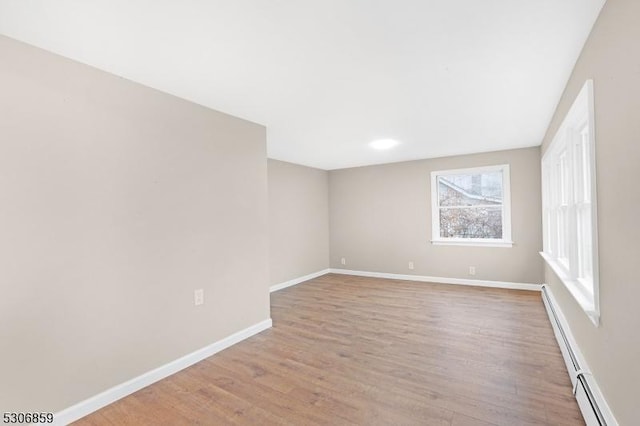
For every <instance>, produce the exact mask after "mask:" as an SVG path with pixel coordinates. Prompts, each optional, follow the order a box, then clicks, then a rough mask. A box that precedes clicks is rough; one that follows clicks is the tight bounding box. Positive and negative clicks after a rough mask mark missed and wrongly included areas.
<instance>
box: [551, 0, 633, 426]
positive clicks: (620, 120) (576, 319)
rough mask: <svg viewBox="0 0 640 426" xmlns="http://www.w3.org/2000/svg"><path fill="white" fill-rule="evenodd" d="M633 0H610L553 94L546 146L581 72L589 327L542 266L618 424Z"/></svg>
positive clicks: (623, 359)
mask: <svg viewBox="0 0 640 426" xmlns="http://www.w3.org/2000/svg"><path fill="white" fill-rule="evenodd" d="M639 17H640V2H639V1H637V0H609V1H608V2H607V3H606V4H605V6H604V8H603V10H602V12H601V13H600V17H599V18H598V21H597V22H596V24H595V26H594V28H593V31H592V32H591V36H590V37H589V39H588V41H587V43H586V44H585V46H584V49H583V51H582V54H581V56H580V58H579V59H578V62H577V63H576V66H575V69H574V71H573V74H572V75H571V78H570V80H569V82H568V84H567V87H566V89H565V92H564V94H563V96H562V99H561V100H560V103H559V105H558V108H557V111H556V114H555V115H554V117H553V121H552V122H551V125H550V127H549V130H548V132H547V135H546V137H545V140H544V144H543V147H544V148H543V149H546V148H547V147H548V146H549V143H550V142H551V139H552V138H553V136H554V135H555V133H556V131H557V129H558V127H559V125H560V123H561V122H562V120H563V119H564V116H565V115H566V113H567V111H568V110H569V107H570V106H571V104H572V103H573V100H574V99H575V97H576V95H577V94H578V92H579V91H580V89H581V88H582V86H583V84H584V82H585V81H586V80H587V79H593V84H594V99H595V128H596V162H597V165H596V170H597V171H596V173H597V191H598V237H599V247H598V249H599V254H600V310H601V324H600V327H597V328H596V327H595V326H594V325H593V324H592V323H591V322H590V321H589V319H588V318H587V316H586V315H585V314H584V312H583V311H582V310H581V308H580V307H579V306H578V304H577V303H576V302H575V301H574V299H573V298H572V296H571V295H570V294H569V293H568V292H567V290H566V289H565V287H564V286H563V284H562V283H561V282H560V281H559V280H558V278H557V277H556V275H555V274H554V273H553V272H552V271H551V270H550V269H549V268H546V269H545V279H546V281H547V282H548V283H549V284H550V285H551V287H552V290H553V292H554V294H555V295H556V298H557V299H558V303H559V304H560V306H561V309H562V311H563V312H564V313H565V315H566V316H567V320H568V321H569V323H570V326H571V329H572V331H573V333H574V334H575V337H576V340H577V342H578V345H579V346H580V348H581V349H582V351H583V353H584V356H585V358H586V360H587V363H588V364H589V367H590V368H591V369H592V370H593V373H594V375H595V378H596V380H597V382H598V384H599V385H600V387H601V389H602V391H603V393H604V394H605V398H606V399H607V401H608V403H609V405H610V406H611V408H612V410H613V412H614V414H615V416H616V418H617V420H618V421H619V422H620V424H621V425H631V424H638V421H639V419H640V411H639V408H638V384H639V383H640V366H639V364H638V361H640V335H639V334H638V330H640V310H639V309H638V300H640V285H639V279H638V270H637V268H636V265H637V263H638V259H640V245H639V243H638V242H639V241H640V190H638V186H637V182H638V181H639V180H640V140H639V138H640V50H639V49H640V48H639V45H638V43H639V42H640V19H639Z"/></svg>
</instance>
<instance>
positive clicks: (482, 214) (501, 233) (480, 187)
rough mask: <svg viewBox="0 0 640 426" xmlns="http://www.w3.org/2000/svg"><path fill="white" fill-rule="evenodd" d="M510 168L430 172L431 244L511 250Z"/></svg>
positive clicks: (502, 166) (493, 167) (492, 167)
mask: <svg viewBox="0 0 640 426" xmlns="http://www.w3.org/2000/svg"><path fill="white" fill-rule="evenodd" d="M509 200H510V194H509V166H508V165H501V166H490V167H478V168H473V169H459V170H446V171H440V172H432V173H431V204H432V227H431V229H432V233H433V235H432V239H431V242H432V243H433V244H454V245H474V246H475V245H477V246H494V247H511V246H512V244H513V243H512V242H511V211H510V202H509Z"/></svg>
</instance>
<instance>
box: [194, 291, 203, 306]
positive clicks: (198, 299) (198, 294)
mask: <svg viewBox="0 0 640 426" xmlns="http://www.w3.org/2000/svg"><path fill="white" fill-rule="evenodd" d="M193 303H194V305H196V306H200V305H204V290H203V289H201V288H199V289H197V290H194V291H193Z"/></svg>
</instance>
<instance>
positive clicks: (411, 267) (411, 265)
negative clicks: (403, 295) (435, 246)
mask: <svg viewBox="0 0 640 426" xmlns="http://www.w3.org/2000/svg"><path fill="white" fill-rule="evenodd" d="M409 269H411V270H413V262H409Z"/></svg>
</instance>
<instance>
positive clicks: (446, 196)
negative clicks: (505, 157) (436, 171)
mask: <svg viewBox="0 0 640 426" xmlns="http://www.w3.org/2000/svg"><path fill="white" fill-rule="evenodd" d="M438 198H439V202H440V206H475V205H487V204H495V205H500V204H502V172H501V171H497V172H487V173H477V174H459V175H444V176H438Z"/></svg>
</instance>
